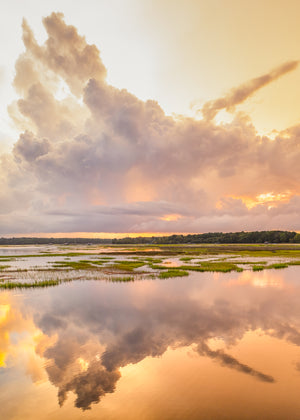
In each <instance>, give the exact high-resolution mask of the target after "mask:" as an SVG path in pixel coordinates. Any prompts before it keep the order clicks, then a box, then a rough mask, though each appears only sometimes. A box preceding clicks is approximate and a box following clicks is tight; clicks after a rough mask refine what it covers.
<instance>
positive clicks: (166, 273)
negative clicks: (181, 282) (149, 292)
mask: <svg viewBox="0 0 300 420" xmlns="http://www.w3.org/2000/svg"><path fill="white" fill-rule="evenodd" d="M188 275H189V272H188V271H185V270H177V269H176V270H175V269H173V270H167V271H163V272H161V273H160V274H159V276H158V278H159V279H169V278H170V277H184V276H188Z"/></svg>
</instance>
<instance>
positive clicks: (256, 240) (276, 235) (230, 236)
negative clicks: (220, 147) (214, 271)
mask: <svg viewBox="0 0 300 420" xmlns="http://www.w3.org/2000/svg"><path fill="white" fill-rule="evenodd" d="M263 243H277V244H280V243H300V234H299V233H296V232H288V231H283V230H268V231H260V232H231V233H222V232H213V233H201V234H193V235H169V236H152V237H142V236H139V237H136V238H122V239H101V238H0V245H49V244H56V245H69V244H70V245H71V244H76V245H80V244H82V245H86V244H93V245H94V244H104V245H109V244H115V245H122V244H124V245H125V244H133V245H134V244H263Z"/></svg>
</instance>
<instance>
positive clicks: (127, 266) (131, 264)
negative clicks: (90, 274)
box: [106, 260, 145, 271]
mask: <svg viewBox="0 0 300 420" xmlns="http://www.w3.org/2000/svg"><path fill="white" fill-rule="evenodd" d="M143 265H145V262H144V261H127V260H126V261H116V262H115V263H114V264H111V265H108V266H106V267H107V268H113V269H115V270H120V271H133V270H134V269H135V268H139V267H143Z"/></svg>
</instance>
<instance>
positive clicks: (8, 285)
mask: <svg viewBox="0 0 300 420" xmlns="http://www.w3.org/2000/svg"><path fill="white" fill-rule="evenodd" d="M65 281H66V280H65ZM61 283H62V280H44V281H35V282H32V283H27V282H13V281H8V282H5V283H0V289H32V288H34V287H51V286H57V285H59V284H61Z"/></svg>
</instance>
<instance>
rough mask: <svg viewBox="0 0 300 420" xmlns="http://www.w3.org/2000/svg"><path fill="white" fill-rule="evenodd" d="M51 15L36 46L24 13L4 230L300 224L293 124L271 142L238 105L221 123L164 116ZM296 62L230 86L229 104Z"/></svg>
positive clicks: (6, 161) (299, 140)
mask: <svg viewBox="0 0 300 420" xmlns="http://www.w3.org/2000/svg"><path fill="white" fill-rule="evenodd" d="M44 25H45V28H46V31H47V33H48V39H47V40H46V42H45V43H44V45H42V46H40V45H39V44H38V43H37V42H36V40H35V38H34V35H33V33H32V31H31V29H30V28H29V26H28V24H27V23H26V22H24V23H23V40H24V44H25V52H24V53H23V54H22V55H21V56H20V57H19V59H18V60H17V63H16V76H15V80H14V85H15V88H16V91H17V92H18V94H19V96H20V97H19V100H18V101H17V102H15V103H14V104H11V105H10V107H9V109H10V115H11V117H12V119H13V120H14V122H15V124H16V126H17V127H19V129H20V131H21V134H20V137H19V139H18V141H17V142H16V143H15V145H14V149H13V152H12V153H11V154H8V155H2V156H1V175H0V180H1V192H0V197H1V200H0V202H1V206H0V233H2V234H4V233H18V232H19V233H20V232H55V231H57V232H70V231H76V232H78V231H84V232H88V231H98V232H105V231H106V232H128V231H135V232H143V231H156V232H157V231H165V232H172V231H173V232H174V231H184V232H196V231H197V232H198V231H207V230H218V231H219V230H224V231H225V230H242V229H249V230H250V229H265V228H266V227H267V228H270V229H272V228H285V229H300V222H299V220H300V219H299V213H300V206H299V205H298V203H299V200H300V197H299V196H300V184H299V179H300V166H299V165H298V162H299V158H300V147H299V146H300V128H299V127H298V126H297V127H292V128H290V129H287V130H285V132H283V133H280V134H279V135H278V136H277V137H276V138H275V139H274V140H272V139H270V138H268V137H261V136H258V135H257V132H256V130H255V127H254V126H253V125H252V123H251V121H249V119H248V118H247V117H245V116H243V115H240V114H237V115H236V117H235V119H234V120H233V121H232V122H231V123H230V124H222V125H217V124H215V123H214V122H213V121H211V120H210V119H209V118H208V119H203V120H196V119H192V118H187V117H169V116H167V115H166V114H165V113H164V111H163V110H162V108H161V107H160V106H159V104H158V103H157V102H155V101H152V100H151V101H146V102H144V101H141V100H139V99H138V98H136V97H135V96H134V95H132V94H131V93H129V92H128V91H127V90H125V89H123V90H120V89H116V88H114V87H113V86H110V85H109V84H107V82H106V80H105V77H106V69H105V67H104V65H103V63H102V61H101V59H100V55H99V51H98V50H97V48H96V47H95V46H94V45H88V44H87V43H86V41H85V38H84V37H82V36H80V35H79V34H78V33H77V30H76V29H75V28H74V27H73V26H69V25H67V24H66V23H65V22H64V20H63V16H62V15H61V14H60V13H53V14H52V15H51V16H49V17H47V18H45V19H44ZM297 64H298V63H297V62H291V63H287V64H284V65H282V66H280V67H278V68H277V69H275V70H274V71H272V72H271V73H269V74H268V75H264V76H261V77H259V78H257V79H254V81H253V80H252V81H250V84H245V85H244V87H243V92H244V93H243V92H242V91H241V89H242V88H241V87H239V88H237V89H235V90H233V91H232V94H231V96H230V95H229V96H230V98H231V99H230V98H229V99H230V103H229V102H228V101H227V102H228V103H227V102H226V103H225V105H224V106H222V108H224V107H225V108H228V107H229V106H230V107H232V106H234V105H236V104H238V103H240V102H241V101H243V100H244V98H245V97H247V96H249V95H251V94H252V93H253V92H254V91H255V90H257V89H258V88H260V87H262V86H263V85H265V84H267V83H270V82H271V81H272V80H275V79H277V78H278V77H280V76H281V75H283V74H285V73H286V72H288V71H291V70H293V69H294V68H295V67H296V66H297ZM255 81H256V82H255ZM254 82H255V83H254ZM249 86H250V87H249ZM62 88H63V91H64V94H63V95H61V90H62ZM244 88H245V89H244ZM245 92H246V93H245ZM235 98H237V99H235ZM215 102H216V101H212V102H211V103H208V105H207V107H208V108H209V114H210V117H211V112H212V110H213V115H214V114H215V112H217V111H218V109H221V108H220V107H219V106H218V105H216V103H215ZM213 115H212V116H213Z"/></svg>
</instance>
